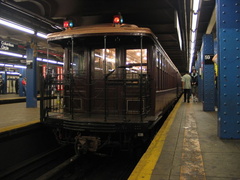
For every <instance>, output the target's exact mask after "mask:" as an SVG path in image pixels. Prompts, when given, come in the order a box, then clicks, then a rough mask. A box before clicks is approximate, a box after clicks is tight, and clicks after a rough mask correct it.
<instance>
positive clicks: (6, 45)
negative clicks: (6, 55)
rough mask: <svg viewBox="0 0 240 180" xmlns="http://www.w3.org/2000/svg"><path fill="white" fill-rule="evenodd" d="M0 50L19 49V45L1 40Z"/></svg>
mask: <svg viewBox="0 0 240 180" xmlns="http://www.w3.org/2000/svg"><path fill="white" fill-rule="evenodd" d="M0 50H5V51H17V50H18V46H17V45H16V44H13V43H10V42H7V41H0Z"/></svg>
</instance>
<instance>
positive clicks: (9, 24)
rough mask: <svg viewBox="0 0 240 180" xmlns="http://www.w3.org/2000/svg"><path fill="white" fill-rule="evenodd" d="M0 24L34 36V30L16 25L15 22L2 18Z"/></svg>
mask: <svg viewBox="0 0 240 180" xmlns="http://www.w3.org/2000/svg"><path fill="white" fill-rule="evenodd" d="M0 24H2V25H4V26H7V27H11V28H13V29H16V30H19V31H23V32H26V33H29V34H34V30H33V29H30V28H28V27H25V26H22V25H20V24H17V23H14V22H11V21H8V20H5V19H2V18H0Z"/></svg>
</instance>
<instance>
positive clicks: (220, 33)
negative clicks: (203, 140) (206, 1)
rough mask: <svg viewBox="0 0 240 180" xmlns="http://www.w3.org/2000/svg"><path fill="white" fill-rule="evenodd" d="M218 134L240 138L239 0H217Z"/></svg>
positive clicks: (221, 136) (228, 137)
mask: <svg viewBox="0 0 240 180" xmlns="http://www.w3.org/2000/svg"><path fill="white" fill-rule="evenodd" d="M216 3H217V4H216V5H217V38H218V71H219V73H218V82H219V83H218V89H219V98H218V99H219V108H218V136H219V137H220V138H224V139H240V0H217V2H216Z"/></svg>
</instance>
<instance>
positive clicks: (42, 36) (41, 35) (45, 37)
mask: <svg viewBox="0 0 240 180" xmlns="http://www.w3.org/2000/svg"><path fill="white" fill-rule="evenodd" d="M37 36H38V37H41V38H44V39H47V35H46V34H44V33H41V32H38V33H37Z"/></svg>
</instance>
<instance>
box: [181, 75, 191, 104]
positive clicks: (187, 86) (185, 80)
mask: <svg viewBox="0 0 240 180" xmlns="http://www.w3.org/2000/svg"><path fill="white" fill-rule="evenodd" d="M191 79H192V78H191V76H190V75H189V73H188V71H187V72H186V74H185V75H184V76H183V77H182V87H183V92H184V102H186V100H187V102H188V103H189V100H190V96H191Z"/></svg>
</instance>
